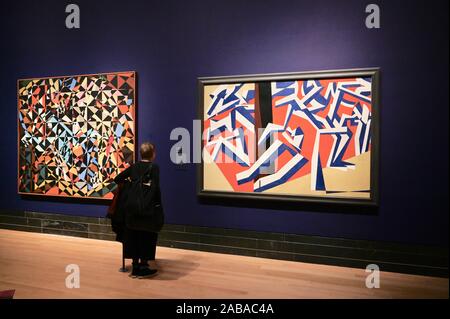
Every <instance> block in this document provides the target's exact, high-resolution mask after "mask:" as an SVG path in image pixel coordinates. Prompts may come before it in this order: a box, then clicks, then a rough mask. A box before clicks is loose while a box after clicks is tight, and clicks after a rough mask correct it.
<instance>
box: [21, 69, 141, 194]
mask: <svg viewBox="0 0 450 319" xmlns="http://www.w3.org/2000/svg"><path fill="white" fill-rule="evenodd" d="M135 98H136V75H135V73H134V72H119V73H105V74H94V75H80V76H67V77H53V78H41V79H27V80H19V81H18V121H19V123H18V133H19V141H18V152H19V154H18V160H19V172H18V190H19V193H22V194H35V195H51V196H69V197H73V196H74V197H89V198H112V193H111V191H112V190H113V188H114V187H115V184H114V183H112V180H113V179H114V177H115V176H116V175H117V174H118V173H119V172H121V171H122V170H124V169H125V168H126V167H128V165H129V164H130V163H132V162H133V160H134V154H135V107H136V101H135Z"/></svg>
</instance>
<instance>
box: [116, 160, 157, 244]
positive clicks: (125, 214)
mask: <svg viewBox="0 0 450 319" xmlns="http://www.w3.org/2000/svg"><path fill="white" fill-rule="evenodd" d="M150 165H151V166H152V168H151V175H150V180H151V186H150V187H148V188H146V189H145V190H144V192H145V195H144V196H145V198H150V199H151V201H152V202H156V203H159V204H161V203H162V202H161V189H160V186H159V166H158V165H157V164H155V163H151V162H143V161H141V162H137V163H135V164H133V165H131V166H130V167H128V168H127V169H126V170H124V171H123V172H122V173H120V174H119V175H117V176H116V178H115V179H114V182H116V183H117V184H120V183H124V184H123V185H124V186H123V188H122V191H121V193H120V194H119V199H118V203H117V208H116V212H115V214H114V215H113V218H112V220H111V224H112V228H113V231H114V232H116V234H117V240H118V241H121V237H122V234H123V230H124V227H127V228H129V229H134V230H141V231H149V232H154V231H155V219H154V218H149V217H145V216H137V214H135V212H130V211H127V209H126V208H125V207H124V206H125V203H126V201H127V200H128V197H129V196H132V194H131V195H130V194H129V192H128V191H129V187H130V182H129V181H128V180H129V179H131V180H138V179H139V178H140V177H141V176H143V175H144V174H145V173H146V172H147V171H148V169H149V167H150ZM143 182H144V183H146V182H148V181H146V180H144V181H143ZM162 218H164V216H162ZM158 224H160V223H158Z"/></svg>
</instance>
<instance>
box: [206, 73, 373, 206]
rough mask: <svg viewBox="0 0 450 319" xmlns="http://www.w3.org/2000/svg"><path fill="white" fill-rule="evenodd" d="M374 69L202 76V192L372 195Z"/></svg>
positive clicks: (315, 197)
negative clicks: (225, 76)
mask: <svg viewBox="0 0 450 319" xmlns="http://www.w3.org/2000/svg"><path fill="white" fill-rule="evenodd" d="M377 75H378V70H377V69H370V70H351V71H332V72H328V73H326V74H324V73H321V72H317V73H315V72H310V73H298V74H286V75H283V74H277V75H267V76H261V75H259V76H249V77H245V76H244V77H235V78H232V77H230V78H201V79H200V83H201V84H200V85H201V96H200V103H201V104H200V112H201V114H200V117H201V119H202V125H203V132H204V134H203V141H202V146H203V149H202V151H203V154H202V155H203V161H202V164H201V175H200V176H201V178H200V180H199V182H200V195H205V196H207V195H210V194H214V195H216V196H217V195H218V194H220V195H225V196H241V195H244V196H247V197H248V196H250V197H251V196H255V198H256V197H257V198H264V196H266V197H268V198H269V197H270V198H272V199H274V198H275V199H280V198H281V199H286V198H288V199H289V200H305V199H306V200H310V201H327V200H332V201H333V200H337V201H343V202H349V201H352V202H361V203H364V202H366V203H373V202H374V201H375V200H376V197H377V194H376V191H377V190H376V186H377V180H376V179H377V169H376V168H377V162H376V154H375V153H376V152H374V149H375V151H377V146H378V145H377V144H376V143H377V142H378V141H377V138H374V136H375V137H376V134H377V118H376V115H377V114H378V109H376V108H377V107H378V105H377V98H376V92H375V91H376V88H377V86H376V82H377Z"/></svg>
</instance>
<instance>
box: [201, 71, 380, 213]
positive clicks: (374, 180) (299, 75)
mask: <svg viewBox="0 0 450 319" xmlns="http://www.w3.org/2000/svg"><path fill="white" fill-rule="evenodd" d="M358 77H364V78H367V77H370V78H371V105H372V111H371V117H372V121H371V128H370V129H371V152H370V198H368V199H361V198H340V197H320V196H303V195H287V194H286V195H280V194H268V193H255V192H253V193H250V192H231V191H216V190H205V189H204V180H203V173H204V165H203V157H202V159H201V162H200V163H199V164H197V196H198V197H199V198H200V199H207V200H208V201H209V202H211V200H212V201H214V199H217V200H218V201H220V200H219V199H224V200H231V201H233V202H234V201H239V200H243V201H245V202H247V201H253V200H255V201H271V202H273V201H282V202H286V203H289V202H292V203H308V204H314V203H318V204H319V203H324V204H345V205H351V206H353V205H357V206H358V205H360V206H373V207H376V206H378V205H379V146H380V143H379V142H380V133H379V130H380V119H379V114H380V97H379V85H380V68H378V67H373V68H360V69H344V70H324V71H308V72H293V73H271V74H255V75H236V76H219V77H199V78H198V80H197V84H198V119H199V120H200V122H201V132H202V133H203V132H204V120H203V119H204V108H205V106H204V88H205V86H208V85H220V84H236V83H258V82H267V81H292V80H323V79H340V78H358ZM202 135H203V134H202ZM200 143H201V150H202V151H203V147H204V141H203V139H202V140H201V142H200Z"/></svg>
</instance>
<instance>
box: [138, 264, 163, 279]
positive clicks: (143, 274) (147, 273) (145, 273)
mask: <svg viewBox="0 0 450 319" xmlns="http://www.w3.org/2000/svg"><path fill="white" fill-rule="evenodd" d="M157 272H158V270H156V269H150V268H148V267H144V268H141V269H140V270H139V274H138V278H139V279H142V278H148V277H152V276H154V275H156V273H157Z"/></svg>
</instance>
